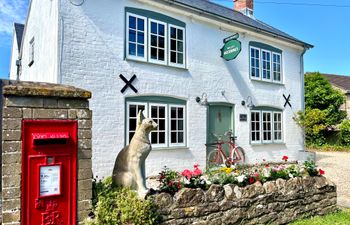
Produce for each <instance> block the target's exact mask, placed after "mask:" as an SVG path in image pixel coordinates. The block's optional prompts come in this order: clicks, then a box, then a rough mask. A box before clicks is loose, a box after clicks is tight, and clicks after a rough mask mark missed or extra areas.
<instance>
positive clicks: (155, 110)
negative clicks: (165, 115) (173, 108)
mask: <svg viewBox="0 0 350 225" xmlns="http://www.w3.org/2000/svg"><path fill="white" fill-rule="evenodd" d="M151 117H152V118H158V107H155V106H152V108H151Z"/></svg>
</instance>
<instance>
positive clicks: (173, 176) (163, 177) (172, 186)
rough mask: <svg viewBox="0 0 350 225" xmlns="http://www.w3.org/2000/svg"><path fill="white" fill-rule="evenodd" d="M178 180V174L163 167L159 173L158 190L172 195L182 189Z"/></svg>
mask: <svg viewBox="0 0 350 225" xmlns="http://www.w3.org/2000/svg"><path fill="white" fill-rule="evenodd" d="M180 179H181V176H180V174H179V173H178V172H176V171H174V170H171V169H169V168H167V167H166V166H165V167H164V169H163V170H162V171H161V172H160V173H159V179H158V181H159V183H160V185H159V190H160V191H161V192H166V193H169V194H171V195H174V194H175V193H176V192H178V191H179V190H180V188H181V187H182V184H181V181H180Z"/></svg>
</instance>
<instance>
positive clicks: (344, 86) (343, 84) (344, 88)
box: [322, 74, 350, 118]
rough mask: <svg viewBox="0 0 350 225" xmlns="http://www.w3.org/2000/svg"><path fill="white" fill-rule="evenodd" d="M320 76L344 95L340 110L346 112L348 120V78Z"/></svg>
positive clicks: (349, 111)
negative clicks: (344, 98) (344, 99)
mask: <svg viewBox="0 0 350 225" xmlns="http://www.w3.org/2000/svg"><path fill="white" fill-rule="evenodd" d="M322 76H324V77H325V78H327V79H328V80H329V82H330V83H331V84H332V86H333V87H334V88H336V89H338V90H340V91H341V92H343V93H344V95H345V96H346V101H345V103H344V104H343V105H342V106H341V107H340V108H341V109H342V110H344V111H346V113H347V115H348V118H350V76H342V75H334V74H322Z"/></svg>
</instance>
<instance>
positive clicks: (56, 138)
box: [32, 132, 69, 146]
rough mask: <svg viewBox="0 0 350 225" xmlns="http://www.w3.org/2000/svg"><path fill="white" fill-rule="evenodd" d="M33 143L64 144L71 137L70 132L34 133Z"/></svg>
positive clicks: (39, 144) (40, 144) (36, 144)
mask: <svg viewBox="0 0 350 225" xmlns="http://www.w3.org/2000/svg"><path fill="white" fill-rule="evenodd" d="M32 137H33V144H34V145H35V146H42V145H64V144H67V141H68V139H69V133H68V132H53V133H33V134H32Z"/></svg>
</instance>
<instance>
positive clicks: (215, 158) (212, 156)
mask: <svg viewBox="0 0 350 225" xmlns="http://www.w3.org/2000/svg"><path fill="white" fill-rule="evenodd" d="M222 164H224V159H223V158H222V155H221V154H220V153H219V151H218V149H214V150H212V151H210V152H209V154H208V162H207V165H208V167H209V168H210V167H212V166H219V165H222Z"/></svg>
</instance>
